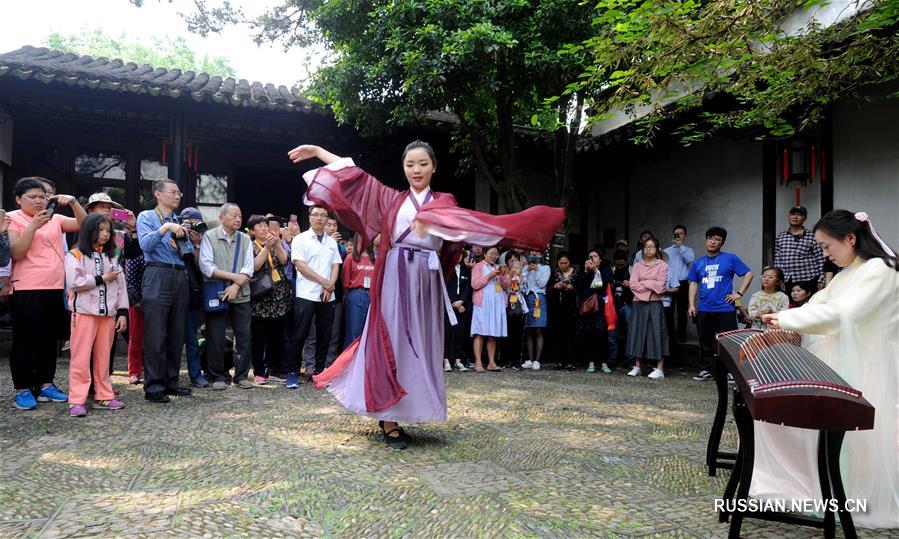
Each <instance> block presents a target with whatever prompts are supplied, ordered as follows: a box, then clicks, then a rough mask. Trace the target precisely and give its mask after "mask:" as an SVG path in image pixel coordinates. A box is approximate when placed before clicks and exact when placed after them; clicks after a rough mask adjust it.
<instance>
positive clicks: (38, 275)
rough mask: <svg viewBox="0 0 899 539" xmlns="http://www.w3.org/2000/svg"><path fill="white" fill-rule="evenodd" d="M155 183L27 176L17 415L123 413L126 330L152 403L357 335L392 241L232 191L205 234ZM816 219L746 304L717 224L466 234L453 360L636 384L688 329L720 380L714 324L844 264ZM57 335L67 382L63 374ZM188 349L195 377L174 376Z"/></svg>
mask: <svg viewBox="0 0 899 539" xmlns="http://www.w3.org/2000/svg"><path fill="white" fill-rule="evenodd" d="M153 193H154V196H155V198H156V202H157V205H156V207H155V208H154V209H151V210H147V211H143V212H141V213H140V214H139V215H135V214H134V213H133V212H131V211H129V210H126V209H124V208H122V207H121V206H120V205H119V204H117V203H116V202H114V201H113V200H112V199H110V197H109V196H108V195H107V194H106V193H102V192H101V193H95V194H94V195H92V196H91V197H90V198H89V199H88V200H87V201H85V203H84V206H82V204H81V203H79V201H78V200H76V199H75V198H74V197H72V196H68V195H63V194H58V193H56V191H55V185H54V184H53V183H52V182H51V181H49V180H47V179H44V178H37V177H29V178H23V179H21V180H19V181H18V182H17V184H16V185H15V188H14V194H15V200H16V204H17V205H18V206H19V209H18V210H15V211H11V212H9V213H8V214H7V213H5V212H3V214H2V215H0V266H2V267H3V268H4V269H3V272H0V286H2V290H0V293H2V297H4V298H6V301H8V303H9V309H10V314H11V316H12V324H13V346H12V352H11V354H10V368H11V371H12V377H13V383H14V386H15V390H16V395H15V398H14V401H15V406H16V407H17V408H19V409H33V408H35V407H36V406H37V403H38V402H68V405H69V407H70V410H71V415H73V416H78V417H80V416H83V415H85V414H86V413H87V406H88V404H93V406H94V407H99V408H106V409H111V410H116V409H120V408H123V407H124V403H122V402H121V401H119V400H117V399H116V394H115V393H114V390H113V388H112V386H111V385H110V373H111V372H112V369H113V362H114V358H115V356H114V352H115V348H116V341H117V339H118V337H117V336H121V337H122V338H124V339H125V340H126V341H127V362H128V366H127V370H128V376H129V380H130V382H131V383H132V384H142V385H143V390H144V394H145V398H146V399H147V400H148V401H151V402H153V403H165V402H168V401H169V400H170V397H171V396H181V397H184V396H188V395H190V394H191V392H192V391H193V390H195V389H207V388H208V389H212V390H226V389H228V388H229V387H237V388H241V389H251V388H253V387H255V386H256V385H260V384H273V383H277V384H283V385H284V386H285V387H286V388H288V389H295V388H297V387H299V384H300V383H301V382H302V378H303V377H305V378H307V379H308V378H311V377H312V376H313V375H314V374H317V373H319V372H321V371H322V370H323V369H325V368H326V366H328V365H330V363H331V362H333V361H334V359H335V358H336V357H337V355H338V354H339V353H340V352H341V351H342V350H344V349H345V348H347V347H349V346H351V345H352V343H353V342H354V341H355V340H356V339H358V338H359V337H360V336H361V334H362V331H363V328H364V325H365V320H366V317H367V314H368V309H369V304H370V301H369V299H370V298H369V290H370V289H371V287H372V282H373V279H375V263H376V261H377V259H378V254H379V247H380V241H379V239H380V238H376V239H375V241H374V242H373V244H372V245H370V246H369V247H368V248H367V249H366V250H365V251H361V252H360V251H358V250H355V249H354V241H353V239H352V238H349V239H346V238H344V237H343V235H342V234H341V233H340V231H339V223H338V222H337V221H336V220H335V219H334V218H333V216H331V215H329V213H328V211H327V210H326V209H325V208H323V207H320V206H311V207H309V208H308V217H309V227H308V228H307V229H306V230H305V231H301V230H300V225H299V219H298V218H297V216H295V215H292V216H290V217H289V218H285V217H280V216H277V215H272V214H265V215H262V214H254V215H250V216H249V217H248V218H247V219H246V220H245V219H244V216H243V213H242V211H241V208H240V207H239V206H238V205H237V204H234V203H227V204H224V205H223V206H221V208H220V209H219V212H218V226H214V227H212V228H210V227H209V226H208V225H207V223H205V222H204V220H203V216H202V215H201V213H200V212H199V211H198V210H197V209H195V208H190V207H188V208H183V209H181V210H180V211H178V209H179V207H180V206H181V197H182V193H181V191H180V189H179V188H178V185H177V184H176V183H175V182H173V181H170V180H161V181H157V182H155V183H154V185H153ZM63 208H66V213H71V214H72V217H67V216H64V215H62V214H61V213H59V210H61V209H63ZM806 216H807V211H806V210H805V208H803V207H800V206H797V207H795V208H792V209H791V210H790V213H789V227H788V229H786V230H784V231H783V232H781V233H779V234H778V235H777V238H776V242H775V245H774V261H775V263H774V265H773V266H771V267H766V268H761V269H760V270H761V271H760V274H761V289H760V290H758V291H757V292H755V293H754V294H752V296H751V299H749V300H748V301H744V299H743V298H744V295H745V294H747V293H749V291H750V290H749V289H750V286H751V283H752V280H753V272H752V271H751V269H750V268H749V267H748V266H747V265H746V264H745V263H744V262H743V260H741V259H740V257H739V256H738V255H737V254H734V253H730V252H727V251H725V250H724V245H725V243H726V241H727V231H726V230H724V229H723V228H721V227H718V226H712V227H710V228H709V229H708V230H706V231H705V237H704V241H705V244H704V252H703V253H701V254H700V256H697V253H695V252H694V250H693V249H692V248H691V247H689V246H688V245H687V238H688V236H687V228H686V227H685V226H683V225H680V224H677V225H675V226H674V227H673V228H672V234H671V239H670V241H665V242H663V241H662V240H661V239H659V238H658V237H657V236H656V235H655V234H654V233H653V232H652V231H649V230H647V231H644V232H643V233H641V234H640V237H639V238H640V239H639V243H638V244H637V246H636V249H633V250H631V249H630V245H629V244H628V242H627V241H626V240H623V239H622V240H619V241H618V242H617V243H616V244H615V245H614V246H612V248H611V249H608V250H606V249H604V248H603V246H596V247H594V248H592V249H590V250H588V251H587V252H585V253H567V252H556V253H553V254H552V256H548V254H547V253H543V252H536V251H530V252H520V251H516V250H506V251H503V250H501V249H498V248H497V247H495V246H485V247H479V246H466V247H465V249H464V251H463V254H462V257H461V259H460V260H459V262H458V263H457V264H456V266H455V268H454V271H452V272H450V273H449V274H448V275H447V276H446V277H447V292H448V295H449V302H450V304H451V306H452V309H453V310H454V312H455V314H456V318H457V320H458V323H457V324H455V325H453V324H451V323H450V320H449V318H448V317H447V319H446V322H445V324H446V328H445V329H446V331H445V346H444V358H443V366H444V370H445V371H452V370H456V371H470V370H473V371H476V372H490V371H492V372H499V371H502V370H504V369H515V370H539V369H543V368H547V366H550V365H552V366H553V367H554V368H557V369H567V370H579V369H582V370H585V371H586V372H588V373H601V374H611V373H612V372H613V369H621V370H622V371H623V372H626V374H627V375H628V376H640V375H642V374H644V367H647V368H649V373H648V378H650V379H652V380H662V379H664V378H665V369H666V365H667V366H670V365H671V363H672V361H674V362H675V363H678V362H683V363H687V361H685V359H686V358H684V357H679V356H682V355H683V354H684V350H686V349H687V348H686V347H685V346H684V343H685V342H686V340H687V337H688V329H689V328H690V326H691V325H693V326H694V327H695V332H696V334H697V335H698V339H699V349H700V352H699V372H698V374H697V375H696V376H695V377H694V379H695V380H698V381H703V380H708V379H711V378H712V368H713V362H714V361H715V353H716V345H715V335H716V333H719V332H722V331H727V330H731V329H736V328H737V327H738V326H739V324H744V325H745V326H746V327H764V325H763V324H762V322H761V318H762V315H764V314H767V313H772V312H776V311H780V310H784V309H787V308H790V307H791V306H796V305H801V304H803V303H805V302H807V301H808V299H809V297H810V296H811V295H812V294H814V293H815V292H816V291H817V290H818V289H819V288H821V287H824V286H826V284H827V282H829V279H830V278H831V277H832V275H833V273H834V272H836V271H839V269H838V268H836V267H834V266H832V265H825V263H824V259H823V256H822V255H821V251H820V249H819V248H818V246H817V244H816V243H815V242H814V239H813V236H812V234H811V232H810V231H808V230H807V229H805V227H804V226H803V225H804V222H805V218H806ZM67 235H68V236H67ZM70 241H71V244H70V243H69V242H70ZM736 278H739V280H736ZM228 327H230V329H231V335H233V338H232V337H230V336H229V334H228V331H227V329H228ZM689 333H692V332H689ZM62 342H67V346H68V348H69V349H70V356H71V367H70V369H69V381H68V385H67V387H68V394H66V393H65V392H63V391H62V390H61V389H59V387H57V385H56V380H55V370H56V364H57V358H58V356H59V351H60V349H61V348H62V346H61V344H60V343H62ZM185 355H186V366H187V372H188V375H189V379H190V384H191V387H182V386H180V385H179V374H180V371H181V358H182V356H185ZM666 362H667V363H666ZM690 363H692V362H690Z"/></svg>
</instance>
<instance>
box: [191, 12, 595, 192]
mask: <svg viewBox="0 0 899 539" xmlns="http://www.w3.org/2000/svg"><path fill="white" fill-rule="evenodd" d="M197 6H198V9H197V11H196V12H195V13H194V14H192V15H190V16H189V17H188V21H189V23H190V25H191V28H193V29H194V30H195V31H198V32H200V33H204V32H209V31H218V30H221V28H222V27H223V25H225V24H233V23H239V22H247V23H249V24H251V26H253V27H254V28H255V30H256V32H257V40H260V41H271V40H281V41H283V42H284V43H285V45H287V46H307V45H309V44H312V43H320V44H324V45H325V46H327V47H328V49H329V50H330V51H331V58H330V60H331V62H330V63H329V65H326V66H325V67H323V68H321V69H320V70H319V71H318V72H317V73H316V74H314V75H313V83H312V84H311V86H310V88H308V89H307V93H308V94H309V96H310V97H312V98H314V99H316V100H318V101H319V102H321V103H322V104H324V105H326V106H329V107H330V108H331V109H332V110H333V112H334V114H335V115H336V117H337V118H338V120H340V121H343V122H347V123H350V124H352V125H354V126H356V127H357V128H359V129H360V130H361V131H362V132H363V133H365V134H372V135H373V134H379V133H383V132H384V131H385V130H386V129H390V128H392V127H394V126H398V125H403V124H408V123H411V122H420V121H422V120H427V119H428V118H434V115H433V114H432V113H435V112H437V113H441V114H442V115H443V116H442V117H443V118H445V119H449V120H450V121H452V122H453V123H454V125H455V129H456V138H455V140H456V147H457V149H458V150H459V151H461V152H462V153H463V154H464V155H467V156H469V157H470V163H471V164H472V165H473V166H475V167H476V168H477V170H478V171H479V172H480V174H481V175H482V176H483V177H484V178H485V179H486V180H487V181H488V182H490V184H491V186H492V187H493V188H494V190H495V191H496V192H497V193H498V194H499V195H500V196H501V197H502V200H503V202H504V204H505V206H506V207H507V208H509V209H520V208H521V207H523V206H524V205H525V204H526V203H527V201H528V196H527V193H526V192H525V190H524V189H523V188H522V186H521V183H520V174H521V171H520V166H519V158H518V152H517V149H516V136H515V129H516V127H515V126H516V125H534V126H536V127H540V128H545V129H549V130H551V131H554V132H555V134H556V139H555V140H556V143H557V144H556V163H555V165H556V177H557V185H556V192H557V195H558V197H557V198H558V202H559V203H561V204H566V203H567V202H568V200H569V198H570V196H571V193H572V162H573V159H574V148H575V145H576V142H577V136H578V130H579V127H580V124H581V112H580V111H581V109H582V107H581V106H580V105H581V103H582V100H581V98H580V96H579V94H577V93H576V92H574V93H568V94H566V95H564V96H562V97H557V98H556V99H554V100H553V101H552V104H551V105H547V106H546V107H544V108H543V109H541V104H542V103H543V102H544V100H545V99H546V98H547V97H549V96H560V95H561V94H562V92H563V91H564V90H565V88H566V84H567V81H568V80H570V79H574V78H576V77H577V75H578V74H579V73H581V72H582V71H583V70H584V69H586V67H587V65H586V64H584V63H583V60H584V58H586V56H584V55H581V56H578V55H572V54H564V55H563V54H560V53H559V51H560V50H562V49H564V48H566V47H567V46H569V45H574V44H578V43H581V42H582V41H583V40H585V39H587V38H588V37H589V36H590V30H591V24H590V21H591V19H592V13H593V9H592V7H590V6H588V5H586V4H584V3H583V2H582V1H580V0H502V1H484V0H329V1H324V0H284V3H283V4H279V5H278V6H277V7H275V8H274V9H273V10H271V11H270V12H268V13H266V14H264V15H263V16H261V17H257V18H254V19H252V20H246V18H245V17H244V16H243V14H242V13H241V12H240V10H238V9H235V8H233V7H232V6H231V5H229V4H227V3H225V4H223V5H221V6H220V7H218V8H215V9H210V8H208V7H207V6H206V4H205V3H204V2H202V1H198V2H197Z"/></svg>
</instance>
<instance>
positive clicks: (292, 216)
mask: <svg viewBox="0 0 899 539" xmlns="http://www.w3.org/2000/svg"><path fill="white" fill-rule="evenodd" d="M290 222H291V223H296V222H297V214H295V213H291V214H290Z"/></svg>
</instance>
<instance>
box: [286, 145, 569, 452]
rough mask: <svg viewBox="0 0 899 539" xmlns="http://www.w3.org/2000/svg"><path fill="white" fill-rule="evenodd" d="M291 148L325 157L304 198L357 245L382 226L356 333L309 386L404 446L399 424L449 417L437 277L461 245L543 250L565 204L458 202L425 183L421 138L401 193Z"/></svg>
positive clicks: (431, 167)
mask: <svg viewBox="0 0 899 539" xmlns="http://www.w3.org/2000/svg"><path fill="white" fill-rule="evenodd" d="M288 156H289V157H290V159H291V160H292V161H293V162H294V163H299V162H301V161H304V160H306V159H310V158H313V157H317V158H318V159H320V160H321V161H323V162H324V163H325V165H326V166H324V167H321V168H318V169H315V170H311V171H309V172H307V173H306V174H304V175H303V179H304V180H306V183H307V184H308V189H307V191H306V198H307V199H308V200H309V201H311V202H314V203H315V204H319V205H321V206H324V207H325V208H327V209H328V210H329V211H331V212H333V215H336V216H337V218H338V219H339V220H340V221H341V222H342V223H343V224H344V225H346V226H348V227H349V228H351V229H353V230H354V231H355V232H356V233H357V236H356V237H357V243H358V244H357V245H355V246H354V248H355V249H363V250H364V249H365V248H366V247H367V245H368V244H369V243H370V242H371V241H372V239H373V238H374V237H375V236H377V235H378V234H379V233H380V234H381V235H382V236H381V237H382V240H381V245H382V251H386V256H385V255H379V256H378V258H377V261H376V262H375V278H374V282H373V283H372V287H371V307H370V308H369V311H368V318H367V319H366V321H365V329H364V330H363V332H362V336H361V337H359V338H358V339H357V340H356V341H354V342H353V343H352V344H351V345H350V346H349V348H347V349H346V350H344V351H343V353H342V354H340V356H338V357H337V359H336V360H335V361H334V363H333V364H332V365H331V367H329V368H328V369H326V370H325V371H324V372H322V373H321V374H319V375H318V376H316V377H315V378H314V382H315V387H317V388H322V387H326V386H327V388H328V390H329V391H330V392H331V394H333V395H334V396H335V397H336V398H337V400H338V401H339V402H340V403H341V404H342V405H343V406H344V407H345V408H346V409H348V410H350V411H352V412H355V413H357V414H360V415H364V416H368V417H371V418H374V419H378V420H380V421H379V425H380V427H381V430H382V432H383V435H384V440H385V442H386V443H387V445H388V446H390V447H392V448H395V449H404V448H405V447H406V446H407V445H408V442H409V438H408V436H407V435H406V433H405V432H404V431H403V429H402V428H400V427H399V423H427V422H442V421H446V395H445V393H444V387H443V359H442V358H443V318H444V312H446V313H447V315H448V316H449V318H450V321H451V322H452V323H453V324H455V316H454V314H453V309H452V305H451V304H450V302H449V296H448V294H447V292H446V288H445V285H444V278H443V275H444V272H448V271H451V270H452V268H454V267H455V265H456V264H457V263H458V261H459V257H460V256H461V252H462V243H469V244H474V245H482V246H489V245H497V244H498V245H503V246H507V247H515V248H519V249H530V250H543V249H545V248H546V246H547V244H548V243H549V240H550V239H551V238H552V236H553V234H554V233H555V232H556V231H557V230H558V228H559V226H560V225H561V224H562V220H563V219H564V216H565V213H564V210H562V209H561V208H549V207H546V206H535V207H533V208H530V209H527V210H525V211H523V212H520V213H516V214H511V215H500V216H497V215H489V214H485V213H479V212H475V211H471V210H466V209H464V208H460V207H458V206H456V200H455V198H454V197H453V195H451V194H449V193H437V192H432V191H431V178H432V177H433V175H434V173H435V172H436V169H437V158H436V156H435V155H434V150H433V149H432V148H431V146H429V145H428V144H427V143H424V142H421V141H415V142H412V143H410V144H409V145H408V146H406V149H405V151H404V152H403V159H402V162H403V168H404V170H405V174H406V179H407V180H408V181H409V189H408V190H404V191H398V190H396V189H391V188H390V187H387V186H385V185H384V184H382V183H381V182H379V181H378V180H377V179H375V178H374V177H373V176H371V175H369V174H368V173H366V172H365V171H364V170H362V169H360V168H358V167H356V166H355V165H354V164H353V161H352V160H351V159H348V158H341V157H338V156H337V155H334V154H332V153H330V152H328V151H326V150H324V149H322V148H320V147H318V146H311V145H306V146H299V147H297V148H294V149H293V150H291V151H290V152H289V153H288ZM385 244H386V245H385Z"/></svg>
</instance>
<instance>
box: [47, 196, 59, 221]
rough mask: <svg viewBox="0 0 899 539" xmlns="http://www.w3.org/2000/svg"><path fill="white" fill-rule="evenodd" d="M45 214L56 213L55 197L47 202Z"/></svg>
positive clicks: (51, 215)
mask: <svg viewBox="0 0 899 539" xmlns="http://www.w3.org/2000/svg"><path fill="white" fill-rule="evenodd" d="M45 211H46V212H47V215H49V216H50V217H53V214H54V213H56V198H51V199H50V202H48V203H47V209H46V210H45Z"/></svg>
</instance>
